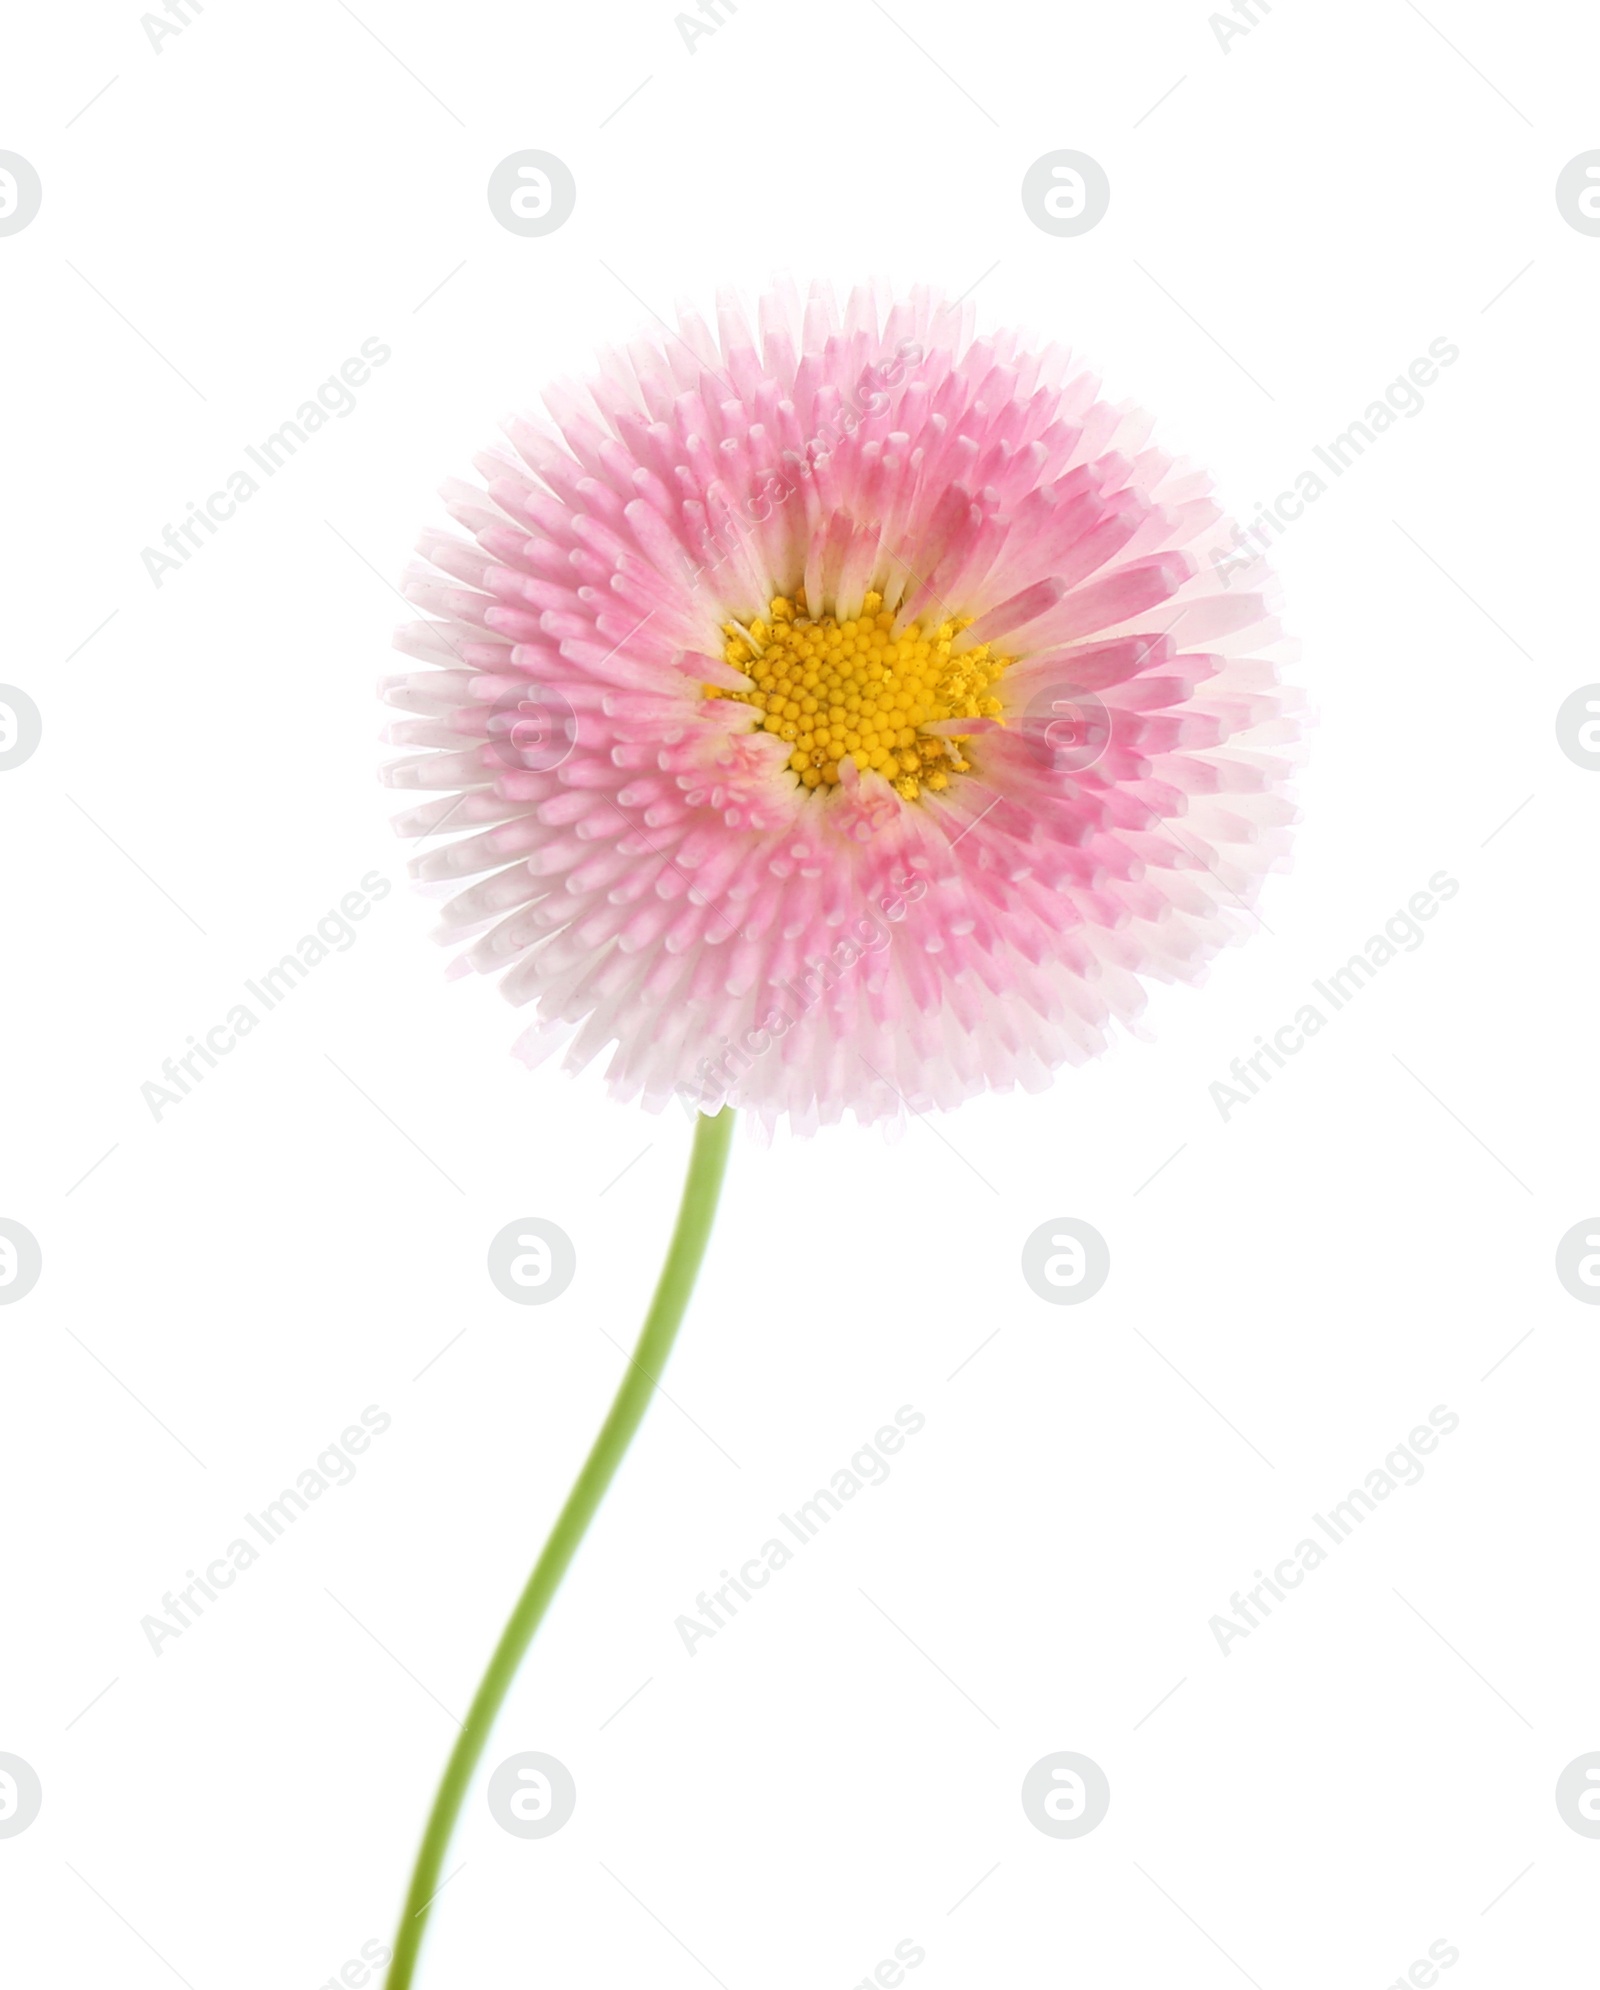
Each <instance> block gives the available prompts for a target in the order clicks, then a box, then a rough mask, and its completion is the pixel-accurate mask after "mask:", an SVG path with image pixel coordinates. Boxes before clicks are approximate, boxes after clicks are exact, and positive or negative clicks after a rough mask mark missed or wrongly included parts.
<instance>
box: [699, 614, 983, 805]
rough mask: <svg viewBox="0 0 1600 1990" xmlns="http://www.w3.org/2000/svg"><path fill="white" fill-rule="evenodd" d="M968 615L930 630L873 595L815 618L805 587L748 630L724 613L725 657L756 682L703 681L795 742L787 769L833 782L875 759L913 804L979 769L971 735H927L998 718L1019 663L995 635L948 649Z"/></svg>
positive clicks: (808, 782) (809, 780)
mask: <svg viewBox="0 0 1600 1990" xmlns="http://www.w3.org/2000/svg"><path fill="white" fill-rule="evenodd" d="M970 621H971V617H970V616H959V617H956V618H954V619H953V620H950V621H947V622H940V623H938V624H936V625H933V626H930V627H928V628H927V629H924V628H923V626H922V624H921V623H919V622H908V623H907V624H906V625H905V627H904V628H903V629H902V630H901V631H900V633H899V634H898V635H896V634H894V622H895V618H894V616H893V615H892V614H890V613H889V612H888V610H886V609H885V607H884V605H883V597H882V596H881V595H879V594H868V595H867V596H866V597H865V599H864V600H863V602H862V605H861V613H860V614H859V615H857V616H853V617H852V618H851V619H850V620H848V621H844V622H841V621H839V620H838V619H837V618H836V617H835V616H833V615H828V614H823V615H816V616H813V615H810V614H809V613H808V612H807V609H806V602H805V596H804V595H803V594H798V593H797V594H796V595H795V596H794V597H793V598H791V597H789V596H787V595H782V594H779V595H774V596H773V598H772V600H771V602H770V603H769V604H768V612H767V615H766V617H765V618H762V617H760V616H758V617H756V618H755V619H754V620H753V621H751V623H750V624H749V626H748V627H745V626H744V625H743V624H741V623H739V622H725V623H724V624H723V628H722V633H723V635H724V636H725V637H726V638H727V642H726V646H725V648H724V649H723V656H724V658H725V659H726V661H727V662H728V663H730V664H731V665H732V666H733V668H734V669H735V670H738V671H741V672H743V674H744V675H745V676H747V677H749V678H751V679H753V681H754V684H755V689H754V690H751V691H726V690H722V689H720V688H719V687H717V686H716V685H711V684H708V685H707V686H706V687H705V690H706V695H707V696H708V697H711V698H733V699H736V700H738V701H739V702H740V703H742V704H746V705H750V706H752V707H753V708H754V710H755V712H756V713H757V714H758V715H759V716H758V719H757V724H758V725H759V727H760V728H761V729H762V730H763V731H765V732H771V733H776V734H777V735H778V737H779V738H780V739H782V740H784V741H785V742H787V744H788V745H789V746H790V748H791V751H790V754H789V766H790V768H791V770H792V771H793V773H794V774H795V776H796V778H797V779H798V780H799V782H800V783H801V785H802V786H803V787H806V788H827V787H833V786H835V785H836V784H837V783H838V780H839V768H840V765H841V763H842V762H844V761H845V760H847V759H848V760H852V761H854V763H855V765H856V766H857V767H858V768H859V769H860V770H861V771H862V772H863V773H865V772H866V770H867V769H868V768H869V767H870V768H872V769H873V770H874V771H875V772H877V773H879V774H882V775H883V777H884V779H885V780H887V781H889V782H891V783H892V784H893V786H894V788H895V790H896V792H897V793H899V794H900V795H902V796H904V798H905V799H906V800H907V801H915V800H916V799H917V797H918V796H919V795H920V794H921V793H922V791H923V789H924V788H931V789H932V790H933V791H934V792H935V793H937V792H938V791H939V790H940V789H941V788H947V787H948V786H949V785H950V776H951V775H952V774H963V773H965V772H966V771H967V769H968V768H969V767H970V766H971V764H972V763H971V762H970V761H969V760H968V758H967V755H966V746H967V739H966V737H964V736H962V735H959V734H958V735H956V736H955V737H952V738H946V737H944V736H942V735H939V736H930V735H929V734H927V733H925V732H924V731H923V727H925V726H928V725H932V724H935V723H937V722H938V721H940V720H943V719H977V718H987V719H997V718H999V716H1000V711H1001V706H1000V700H999V699H998V698H996V697H993V696H991V695H990V688H991V686H992V685H993V684H994V682H995V680H996V679H997V678H998V677H999V676H1000V673H1001V672H1002V671H1003V670H1004V669H1005V667H1006V665H1007V663H1008V662H1009V661H1010V658H1009V657H1002V656H995V655H993V654H992V652H991V650H990V647H989V645H988V644H987V643H980V644H977V645H975V646H974V647H973V648H971V649H968V650H963V651H962V652H961V654H960V655H959V656H956V655H952V654H951V649H952V645H953V644H954V642H955V639H956V637H957V636H958V635H959V634H960V633H961V631H962V630H963V629H965V628H966V627H967V626H968V624H969V622H970Z"/></svg>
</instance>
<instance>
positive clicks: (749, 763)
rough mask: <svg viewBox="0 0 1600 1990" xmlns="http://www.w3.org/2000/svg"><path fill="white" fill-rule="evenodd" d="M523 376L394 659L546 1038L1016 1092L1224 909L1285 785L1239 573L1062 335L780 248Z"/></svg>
mask: <svg viewBox="0 0 1600 1990" xmlns="http://www.w3.org/2000/svg"><path fill="white" fill-rule="evenodd" d="M546 406H547V408H548V410H549V417H550V419H549V421H548V422H543V421H537V420H534V419H532V418H524V417H517V418H514V419H512V420H510V421H508V422H507V423H506V425H505V426H506V433H507V435H508V438H509V442H510V445H511V446H510V448H509V449H497V450H494V451H490V452H487V453H486V454H485V455H483V456H482V457H480V458H479V459H478V464H477V467H478V469H479V471H480V473H481V475H482V477H483V479H484V485H483V487H482V488H479V487H476V486H470V485H467V484H464V483H450V484H448V485H447V486H446V487H445V490H444V496H445V499H446V503H447V506H448V509H449V511H450V514H451V516H452V517H453V518H454V519H455V520H456V521H457V523H458V524H459V525H460V526H461V527H463V528H464V533H465V535H466V536H463V535H462V534H455V533H449V532H444V531H438V532H432V531H430V532H428V533H426V534H425V535H424V537H423V539H422V541H421V543H420V546H419V551H420V553H421V554H422V556H423V562H425V563H419V564H417V565H416V566H415V567H414V569H413V570H412V572H411V573H410V574H409V576H408V583H407V588H406V592H407V596H408V598H409V599H410V600H411V601H413V602H414V603H416V604H417V605H418V606H419V607H420V608H422V609H423V610H425V611H426V613H427V615H428V617H429V618H430V619H427V620H423V621H420V622H417V623H415V624H413V625H411V626H410V627H408V628H406V629H404V630H402V631H401V632H400V633H399V634H398V636H397V637H396V642H397V645H398V647H399V648H401V649H402V650H404V651H406V652H407V653H408V654H409V655H410V656H411V657H413V658H415V659H416V660H417V661H419V662H420V663H421V664H422V665H423V666H425V667H424V668H422V669H419V670H414V671H411V672H409V673H408V674H406V675H404V676H400V677H395V678H392V679H388V680H386V681H385V686H384V689H385V695H386V696H387V698H388V700H389V701H390V703H392V704H394V705H398V706H399V707H401V708H402V709H403V710H405V711H407V712H409V713H412V714H415V715H416V716H414V717H411V718H409V719H407V720H405V721H404V722H402V723H400V724H397V725H395V726H393V727H392V728H391V729H390V732H389V735H388V736H389V737H390V739H391V740H392V741H393V742H394V743H396V744H400V745H407V746H413V747H418V748H421V749H424V750H423V751H422V752H421V753H419V754H418V755H417V756H415V757H412V758H408V759H403V760H400V761H398V762H396V763H395V764H393V765H391V766H390V767H389V768H388V769H387V770H386V772H385V779H386V780H387V782H388V783H389V785H390V786H392V787H395V788H400V789H408V790H413V789H414V790H430V791H432V790H439V791H442V792H441V793H440V794H439V796H438V798H436V799H434V800H431V801H429V802H426V803H424V804H422V805H421V806H419V807H416V808H414V809H412V810H410V811H409V812H408V813H407V814H406V815H404V816H402V817H401V818H400V820H399V822H398V823H397V827H398V828H399V829H400V830H401V831H402V833H408V834H414V835H419V836H436V835H440V834H445V835H450V836H452V837H453V839H454V840H451V841H449V842H446V843H443V844H441V845H439V846H438V847H436V848H434V849H433V850H431V851H430V852H429V853H428V854H426V855H424V856H422V857H420V858H418V859H417V860H416V862H415V864H414V865H413V871H414V874H415V875H416V876H417V877H418V878H420V879H422V880H424V881H427V882H429V883H433V884H442V883H446V882H449V881H454V880H463V879H468V878H474V879H476V882H473V883H470V884H468V885H466V887H465V888H464V889H462V890H460V891H459V892H458V893H456V895H454V896H453V897H451V898H450V899H449V901H448V903H447V905H446V907H445V911H444V934H443V937H445V938H446V939H451V940H455V939H459V940H461V941H463V942H465V943H466V947H465V952H464V954H463V956H462V961H461V965H463V966H470V967H471V968H474V969H477V970H479V971H482V972H491V973H501V974H502V975H503V981H502V986H503V989H504V991H505V993H506V995H507V996H508V997H509V998H510V999H511V1000H512V1001H513V1002H515V1003H520V1004H529V1005H531V1006H532V1007H533V1009H534V1012H535V1016H536V1020H535V1022H534V1024H533V1027H532V1028H531V1029H530V1030H529V1031H528V1032H527V1033H526V1035H525V1036H524V1037H523V1038H522V1039H521V1040H520V1042H519V1045H518V1049H519V1051H520V1053H521V1054H522V1055H524V1056H525V1057H526V1058H527V1059H528V1060H529V1061H530V1062H534V1061H537V1060H538V1059H539V1058H540V1057H542V1056H544V1055H547V1054H549V1053H550V1052H551V1051H552V1050H554V1049H560V1048H562V1047H565V1050H566V1059H567V1063H568V1064H569V1066H570V1067H571V1068H574V1069H578V1068H581V1067H583V1066H584V1065H586V1064H588V1063H589V1062H590V1061H591V1060H592V1059H593V1058H595V1057H596V1056H599V1055H601V1054H603V1053H606V1052H609V1053H610V1059H609V1064H608V1067H607V1075H608V1079H609V1083H610V1086H611V1089H612V1090H613V1092H614V1093H615V1094H616V1095H617V1096H619V1097H621V1098H624V1099H637V1100H640V1101H642V1102H643V1103H644V1104H645V1105H647V1106H650V1107H652V1108H659V1107H661V1106H663V1105H665V1104H666V1103H668V1102H669V1101H670V1100H671V1099H672V1098H673V1097H674V1096H678V1097H681V1098H684V1099H686V1100H687V1101H688V1102H689V1103H691V1104H692V1105H694V1106H696V1107H698V1108H700V1109H702V1110H703V1111H705V1112H715V1111H716V1110H717V1109H718V1108H719V1107H721V1106H722V1105H724V1104H728V1105H733V1106H736V1107H739V1108H741V1109H744V1110H746V1111H748V1112H749V1113H750V1114H751V1115H752V1116H753V1117H755V1118H757V1119H758V1120H760V1121H762V1122H764V1123H766V1124H768V1125H771V1124H772V1123H773V1122H774V1121H776V1120H777V1119H778V1118H779V1117H780V1116H781V1115H784V1114H787V1115H788V1116H789V1118H790V1121H791V1123H792V1124H793V1125H794V1126H795V1128H796V1129H797V1130H808V1129H810V1128H812V1127H815V1126H817V1125H819V1124H825V1123H828V1122H831V1121H835V1120H838V1119H839V1118H841V1117H842V1116H843V1114H844V1113H845V1112H846V1111H847V1110H850V1111H853V1112H854V1113H855V1114H856V1116H857V1117H858V1118H859V1119H861V1120H863V1121H870V1120H874V1119H879V1118H884V1117H894V1116H898V1115H900V1114H901V1112H902V1110H903V1108H904V1107H906V1106H909V1107H911V1108H913V1109H915V1110H917V1111H923V1110H926V1109H928V1108H930V1107H948V1106H953V1105H956V1104H958V1103H959V1102H960V1101H961V1100H963V1099H965V1098H967V1097H969V1096H971V1095H972V1094H973V1093H975V1092H978V1091H981V1090H985V1089H994V1090H1003V1089H1006V1088H1009V1087H1012V1086H1018V1085H1020V1086H1022V1087H1024V1088H1026V1089H1029V1090H1037V1089H1039V1088H1041V1087H1042V1086H1044V1085H1045V1084H1046V1083H1047V1082H1048V1081H1049V1078H1050V1076H1051V1074H1052V1072H1054V1071H1055V1069H1056V1068H1057V1067H1058V1066H1060V1065H1062V1064H1065V1063H1075V1062H1078V1061H1081V1060H1082V1059H1084V1058H1087V1057H1089V1056H1091V1055H1093V1054H1094V1053H1095V1052H1096V1051H1098V1050H1099V1049H1100V1048H1102V1047H1103V1045H1104V1043H1105V1040H1106V1035H1107V1031H1108V1028H1109V1026H1110V1025H1111V1024H1112V1023H1113V1022H1121V1023H1123V1024H1127V1023H1130V1022H1131V1021H1132V1020H1133V1019H1134V1018H1135V1017H1136V1016H1137V1014H1138V1012H1139V1009H1140V1007H1141V1005H1142V1002H1143V1000H1144V986H1143V984H1144V983H1146V982H1147V981H1151V980H1157V981H1165V980H1174V979H1178V978H1190V977H1193V976H1194V975H1195V974H1196V973H1197V972H1198V970H1199V969H1201V967H1202V966H1203V965H1204V964H1205V962H1206V961H1207V960H1208V959H1209V958H1210V957H1211V956H1212V955H1213V954H1214V953H1215V952H1216V951H1217V949H1218V948H1219V947H1220V946H1222V945H1223V944H1224V943H1226V942H1227V941H1229V940H1230V939H1234V938H1237V937H1240V936H1241V935H1242V933H1243V931H1244V930H1245V927H1246V923H1247V919H1248V913H1249V907H1250V905H1251V903H1252V901H1253V899H1254V897H1255V895H1256V892H1257V890H1258V887H1259V885H1260V883H1261V880H1262V878H1263V876H1264V875H1265V873H1266V872H1267V871H1269V870H1270V869H1273V868H1275V867H1278V866H1279V865H1280V864H1281V862H1282V858H1283V853H1284V848H1285V839H1286V834H1287V826H1288V824H1289V823H1290V822H1291V820H1292V819H1293V811H1292V809H1291V807H1290V806H1289V804H1288V802H1287V800H1286V799H1285V795H1284V786H1285V781H1286V776H1287V769H1288V760H1287V756H1286V754H1285V751H1284V749H1285V748H1286V747H1287V746H1288V745H1289V744H1290V743H1291V742H1292V741H1293V739H1294V738H1295V735H1296V730H1297V728H1296V723H1295V719H1294V716H1293V714H1294V709H1295V705H1296V699H1295V697H1294V694H1292V693H1291V692H1289V691H1287V690H1286V689H1285V688H1284V687H1283V686H1282V685H1281V684H1280V682H1279V679H1278V674H1277V665H1278V664H1279V663H1280V662H1282V661H1283V660H1284V659H1285V657H1286V654H1287V652H1286V649H1285V646H1284V644H1283V641H1282V638H1281V635H1280V631H1279V625H1278V623H1277V621H1276V620H1275V619H1274V617H1273V615H1272V613H1271V607H1270V604H1269V600H1268V598H1267V595H1266V593H1265V592H1264V587H1265V583H1266V576H1265V573H1264V570H1263V568H1262V567H1261V564H1260V562H1259V560H1257V559H1256V557H1255V554H1254V550H1253V549H1252V548H1249V547H1248V545H1247V542H1245V541H1244V539H1243V537H1242V535H1241V534H1240V533H1239V532H1238V530H1237V529H1236V528H1235V527H1234V526H1233V525H1231V524H1230V523H1229V522H1228V521H1227V520H1226V519H1225V518H1224V517H1223V516H1222V514H1221V512H1220V511H1219V509H1218V507H1217V505H1216V504H1215V503H1214V502H1213V500H1212V497H1211V495H1210V490H1211V486H1210V481H1209V479H1208V478H1207V476H1206V475H1205V474H1204V473H1203V472H1201V471H1199V470H1197V469H1195V468H1194V467H1192V466H1191V465H1188V464H1186V463H1184V462H1182V461H1175V460H1174V459H1172V458H1171V457H1169V456H1167V455H1166V454H1164V453H1163V452H1162V451H1161V450H1159V449H1156V448H1152V447H1151V446H1150V443H1149V436H1150V430H1151V426H1152V424H1151V420H1150V417H1149V416H1147V415H1145V414H1144V413H1142V412H1140V411H1139V410H1137V409H1134V408H1130V407H1127V406H1112V405H1111V404H1110V403H1108V402H1106V401H1104V400H1102V399H1100V397H1099V383H1098V382H1097V380H1096V379H1095V378H1094V376H1093V375H1092V374H1090V373H1088V372H1087V371H1085V370H1084V369H1083V368H1082V367H1081V366H1080V365H1079V364H1078V363H1077V362H1076V361H1074V360H1073V358H1072V357H1071V356H1070V355H1069V354H1068V353H1067V352H1066V351H1064V350H1062V349H1061V348H1059V347H1056V346H1044V347H1041V348H1039V349H1036V350H1034V349H1029V348H1028V347H1026V346H1025V345H1024V344H1023V342H1022V341H1021V340H1020V339H1019V338H1018V337H1017V336H1016V335H1014V334H1012V333H1007V332H1002V333H996V334H993V335H991V336H987V337H983V338H979V337H976V336H974V332H973V324H972V312H971V310H970V307H966V306H957V305H952V304H949V303H947V302H945V301H943V300H942V299H940V298H938V297H936V296H934V295H932V294H930V293H928V292H926V291H918V292H916V293H915V294H914V295H913V296H912V297H911V298H910V299H909V300H908V301H905V302H898V303H894V304H892V305H887V306H885V305H883V304H882V303H881V302H880V301H879V299H878V298H877V297H876V296H875V295H874V294H873V293H872V292H870V291H867V290H857V291H855V292H854V293H853V294H852V295H851V297H850V299H849V301H848V303H847V304H846V306H845V307H844V309H843V310H842V311H841V310H839V309H838V308H837V306H836V304H835V302H834V300H833V297H832V295H831V292H830V291H829V290H827V289H826V288H825V287H820V286H819V287H814V288H813V290H812V292H811V294H810V296H809V298H808V299H806V300H805V301H804V302H803V303H802V301H801V300H800V298H799V297H798V295H797V294H795V293H794V292H793V291H792V290H790V289H787V288H783V287H779V288H776V289H774V290H773V291H772V292H771V293H770V294H768V295H767V296H766V297H764V298H763V299H762V300H761V303H760V306H759V309H758V312H757V314H756V324H755V326H754V327H752V326H751V324H750V323H749V321H748V320H747V318H746V317H745V316H744V314H743V313H742V311H741V310H740V308H739V306H738V305H737V304H736V303H734V302H732V301H724V302H723V304H722V307H721V309H720V311H719V315H718V327H717V332H716V334H715V335H713V333H712V332H711V330H710V329H709V328H708V327H707V326H706V325H705V324H703V323H702V322H701V321H700V320H699V319H698V318H696V317H694V316H692V315H686V316H685V317H684V318H683V319H682V320H681V322H680V325H679V328H678V330H677V331H676V332H669V333H665V334H663V335H662V336H660V337H656V338H642V339H639V340H637V341H635V342H634V343H632V344H631V345H629V346H627V347H626V348H624V349H623V350H621V351H619V352H615V353H611V354H608V355H606V356H605V358H604V359H603V361H602V362H601V366H600V371H599V373H598V374H597V376H596V377H595V378H594V379H593V380H591V381H589V382H587V383H586V384H585V385H584V386H582V387H576V386H564V387H562V388H560V389H557V390H555V391H552V392H551V393H549V394H548V395H547V396H546ZM458 832H459V833H458Z"/></svg>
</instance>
